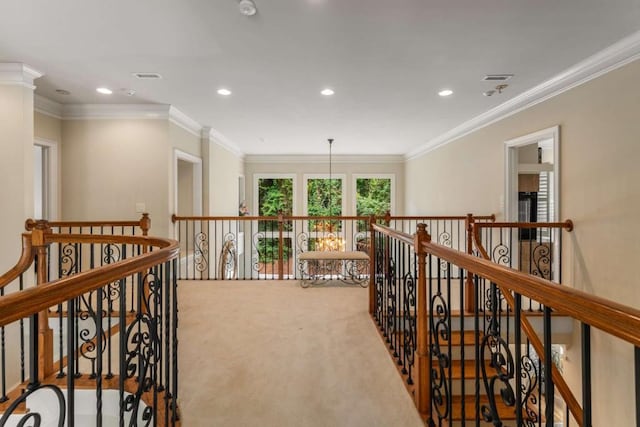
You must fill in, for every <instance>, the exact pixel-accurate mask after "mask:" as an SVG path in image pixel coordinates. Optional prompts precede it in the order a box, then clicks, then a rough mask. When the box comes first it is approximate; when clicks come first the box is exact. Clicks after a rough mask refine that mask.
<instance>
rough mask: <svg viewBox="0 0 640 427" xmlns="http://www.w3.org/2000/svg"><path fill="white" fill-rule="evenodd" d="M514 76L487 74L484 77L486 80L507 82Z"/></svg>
mask: <svg viewBox="0 0 640 427" xmlns="http://www.w3.org/2000/svg"><path fill="white" fill-rule="evenodd" d="M511 77H513V74H487V75H486V76H484V77H483V78H482V81H484V82H505V81H507V80H509V79H510V78H511Z"/></svg>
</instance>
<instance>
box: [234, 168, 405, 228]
mask: <svg viewBox="0 0 640 427" xmlns="http://www.w3.org/2000/svg"><path fill="white" fill-rule="evenodd" d="M334 160H336V161H334V162H333V164H332V167H331V169H332V174H333V175H334V176H335V177H337V176H338V175H343V176H344V178H345V183H344V185H345V191H344V194H345V195H347V196H346V199H345V202H346V206H345V208H346V209H345V212H344V215H355V212H354V209H353V198H352V197H351V196H349V195H353V194H354V188H353V178H354V175H360V174H371V175H373V174H393V175H395V187H396V188H395V190H396V191H395V193H396V195H395V199H396V200H395V207H396V209H395V212H393V213H394V214H396V215H402V213H403V208H404V193H403V188H404V163H403V162H386V163H385V162H377V163H374V162H371V163H365V162H362V163H354V162H351V163H343V162H340V161H339V160H337V159H336V158H334ZM328 173H329V163H328V160H327V159H326V158H322V159H318V160H317V161H313V162H311V161H303V162H297V163H292V162H287V163H275V162H274V163H259V162H253V163H252V162H246V163H245V175H246V199H247V204H248V206H249V211H250V212H251V214H252V215H254V214H257V210H256V209H255V208H254V207H253V201H254V200H253V199H254V186H255V175H256V174H295V176H296V192H297V196H295V199H296V212H295V213H296V214H299V215H302V214H303V209H304V207H303V206H304V202H303V194H304V193H303V187H302V186H303V185H304V184H303V183H304V175H305V174H328Z"/></svg>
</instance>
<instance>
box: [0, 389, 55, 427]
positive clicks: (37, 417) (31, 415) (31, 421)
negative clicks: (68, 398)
mask: <svg viewBox="0 0 640 427" xmlns="http://www.w3.org/2000/svg"><path fill="white" fill-rule="evenodd" d="M43 390H50V391H52V392H53V394H54V396H55V398H56V403H57V405H55V406H54V405H51V404H49V405H47V407H46V412H45V411H43V413H46V415H48V416H52V415H55V414H56V412H57V414H58V420H57V421H54V420H53V419H48V420H43V419H42V414H41V413H39V412H36V411H34V410H33V408H29V409H30V411H29V412H27V413H26V414H24V413H21V414H17V413H15V412H16V409H17V408H18V407H19V406H20V405H22V404H25V403H26V402H27V399H28V398H29V397H31V396H33V395H34V394H36V393H39V392H41V391H43ZM52 408H53V410H52ZM65 409H66V406H65V398H64V394H63V393H62V391H61V390H60V388H59V387H57V386H55V385H52V384H45V385H42V384H41V385H38V386H36V387H32V388H27V390H26V391H25V392H24V393H22V394H21V395H20V397H18V398H17V399H16V400H14V401H13V403H11V405H10V406H9V407H8V408H7V409H6V410H5V411H4V413H3V414H2V417H1V418H0V426H5V425H6V424H7V422H8V421H9V417H11V416H14V417H15V416H20V415H22V418H21V419H20V420H16V421H15V425H16V426H18V427H23V426H27V425H29V426H31V425H32V426H40V425H42V424H43V423H44V425H57V426H58V427H63V426H64V425H65V415H66V411H65Z"/></svg>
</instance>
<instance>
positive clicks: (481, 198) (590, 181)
mask: <svg viewBox="0 0 640 427" xmlns="http://www.w3.org/2000/svg"><path fill="white" fill-rule="evenodd" d="M639 111H640V61H635V62H632V63H631V64H628V65H626V66H624V67H622V68H619V69H617V70H614V71H612V72H610V73H608V74H605V75H603V76H601V77H599V78H597V79H594V80H592V81H590V82H587V83H585V84H583V85H581V86H578V87H576V88H573V89H571V90H569V91H567V92H565V93H563V94H560V95H558V96H556V97H554V98H551V99H549V100H547V101H545V102H542V103H539V104H537V105H535V106H533V107H531V108H529V109H527V110H524V111H522V112H520V113H517V114H515V115H513V116H510V117H507V118H505V119H503V120H501V121H499V122H497V123H495V124H492V125H490V126H487V127H485V128H483V129H480V130H478V131H476V132H474V133H472V134H470V135H468V136H465V137H463V138H460V139H459V140H456V141H455V142H452V143H450V144H448V145H446V146H444V147H441V148H439V149H436V150H434V151H432V152H429V153H427V154H425V155H423V156H421V157H418V158H415V159H411V160H409V161H408V162H407V165H406V185H407V187H406V193H405V194H406V196H407V203H406V207H407V213H408V214H411V213H416V212H422V211H426V212H430V213H438V214H445V213H448V214H457V213H464V212H474V213H490V212H495V213H497V214H502V211H503V206H502V200H503V197H504V186H505V183H504V167H505V166H504V164H505V158H504V141H506V140H509V139H512V138H515V137H518V136H522V135H526V134H528V133H531V132H535V131H537V130H540V129H545V128H548V127H551V126H555V125H560V219H567V218H570V219H572V220H573V221H574V223H575V230H574V231H573V232H572V233H570V234H565V239H564V241H563V242H564V243H565V245H564V248H565V249H564V252H563V282H565V283H567V284H571V285H572V286H574V287H576V288H578V289H583V290H585V291H587V292H590V293H593V294H595V295H599V296H602V297H605V298H608V299H612V300H615V301H618V302H621V303H623V304H627V305H630V306H633V307H640V286H638V274H637V268H636V265H635V264H636V263H635V257H636V255H637V254H638V253H640V228H638V226H637V219H638V212H640V168H639V167H638V159H640V120H638V112H639ZM498 217H499V218H500V217H501V215H499V216H498ZM593 348H594V353H593V366H594V367H597V369H594V371H595V375H594V378H593V390H594V393H595V395H594V415H595V418H594V425H629V422H630V421H629V419H628V417H629V416H630V414H628V408H629V407H633V405H634V401H633V399H634V390H633V380H632V375H629V373H628V372H629V371H628V369H632V367H633V364H632V363H633V348H632V347H631V346H630V345H626V344H622V343H620V342H619V341H618V340H614V339H611V338H608V337H606V336H604V335H603V334H600V333H597V332H596V333H594V337H593ZM579 367H580V356H579V348H576V346H574V347H573V348H570V349H569V354H568V360H567V361H566V366H565V371H566V372H567V373H568V374H569V375H570V376H571V377H572V378H573V387H574V389H575V390H576V392H577V394H576V395H577V396H580V388H579V383H578V381H577V376H578V373H579ZM622 367H625V368H622Z"/></svg>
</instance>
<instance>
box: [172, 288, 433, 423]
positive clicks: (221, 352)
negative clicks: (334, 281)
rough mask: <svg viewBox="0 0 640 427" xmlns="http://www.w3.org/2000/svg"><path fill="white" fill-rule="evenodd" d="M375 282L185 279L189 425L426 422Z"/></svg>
mask: <svg viewBox="0 0 640 427" xmlns="http://www.w3.org/2000/svg"><path fill="white" fill-rule="evenodd" d="M367 295H368V290H367V289H362V288H359V287H358V288H346V287H318V288H310V289H302V288H300V286H299V282H297V281H285V282H266V281H265V282H257V281H253V282H237V281H236V282H194V281H192V282H180V285H179V292H178V296H179V310H180V312H179V319H180V320H179V331H178V333H179V335H178V337H179V342H180V353H179V369H180V371H179V372H180V384H179V386H180V389H179V393H180V396H179V404H180V407H181V413H182V419H183V424H182V425H183V426H184V427H200V426H233V427H236V426H238V427H244V426H265V427H271V426H274V427H275V426H296V427H298V426H300V427H303V426H309V427H311V426H327V427H329V426H331V427H333V426H368V427H369V426H399V427H400V426H402V427H411V426H421V425H423V424H422V422H421V420H420V418H419V416H418V413H417V411H416V410H415V407H414V405H413V402H412V401H411V398H410V397H409V395H408V393H407V392H406V390H405V388H404V386H403V384H402V380H401V379H400V376H399V375H398V373H397V372H396V368H395V366H394V364H393V362H392V361H391V358H390V357H389V355H388V353H387V350H386V348H385V346H384V345H383V343H382V341H381V339H380V337H379V335H378V333H377V332H376V329H375V327H374V325H373V323H372V321H371V319H370V318H369V315H368V313H367V304H368V303H367Z"/></svg>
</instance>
